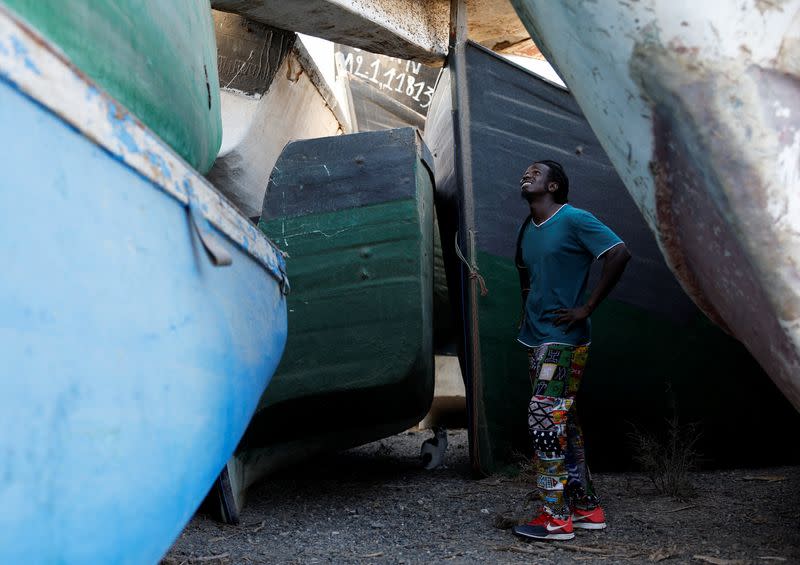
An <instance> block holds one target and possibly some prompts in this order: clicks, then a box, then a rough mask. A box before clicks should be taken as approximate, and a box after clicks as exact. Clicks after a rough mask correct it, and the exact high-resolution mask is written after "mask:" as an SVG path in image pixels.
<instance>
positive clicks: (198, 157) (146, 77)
mask: <svg viewBox="0 0 800 565" xmlns="http://www.w3.org/2000/svg"><path fill="white" fill-rule="evenodd" d="M3 5H4V6H7V7H8V8H9V9H10V10H11V11H12V12H14V13H15V14H17V15H19V16H20V17H22V18H23V19H24V20H25V21H27V22H28V23H29V24H30V25H31V26H32V27H33V28H34V29H36V30H37V31H38V32H39V33H40V34H42V35H43V36H44V37H46V38H47V39H49V40H50V41H52V42H53V43H55V44H56V45H57V46H58V47H59V48H60V49H61V50H62V51H63V52H64V54H65V55H66V56H67V58H69V60H70V61H71V62H72V63H73V64H74V65H75V66H77V67H78V68H79V69H80V70H81V72H83V73H85V74H86V75H87V76H88V77H89V78H91V79H92V80H93V81H94V82H96V83H97V84H98V85H99V86H100V87H102V88H103V89H104V90H105V91H106V92H108V93H109V94H110V95H111V96H112V97H114V98H115V99H116V100H117V101H119V102H120V103H121V104H122V105H123V106H125V107H126V108H127V109H128V110H130V111H131V112H132V113H133V114H134V115H135V116H136V117H137V118H139V119H140V120H141V121H142V122H143V123H144V124H145V125H146V126H147V127H148V128H150V129H151V130H153V131H154V132H155V133H156V134H157V135H158V136H159V137H160V138H161V139H163V140H164V141H165V142H166V143H167V144H168V145H170V146H171V147H172V148H173V149H174V150H175V151H176V152H177V153H178V154H179V155H180V156H181V157H183V158H184V159H185V160H186V161H187V162H188V163H189V164H190V165H191V166H192V167H194V168H195V169H197V170H198V171H199V172H201V173H205V172H207V171H208V170H209V169H210V168H211V165H212V164H213V163H214V159H215V158H216V156H217V151H219V147H220V143H221V142H222V121H221V118H220V103H219V78H218V76H217V49H216V41H215V37H214V26H213V22H212V19H211V7H210V4H209V1H208V0H169V1H164V0H116V1H113V2H112V1H110V0H100V1H91V0H0V6H3ZM54 95H57V93H54Z"/></svg>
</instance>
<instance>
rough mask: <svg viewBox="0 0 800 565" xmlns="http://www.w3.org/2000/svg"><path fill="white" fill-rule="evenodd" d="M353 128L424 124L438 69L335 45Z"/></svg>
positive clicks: (385, 127)
mask: <svg viewBox="0 0 800 565" xmlns="http://www.w3.org/2000/svg"><path fill="white" fill-rule="evenodd" d="M336 57H337V60H338V61H339V64H340V66H341V71H342V75H343V77H345V79H346V80H344V81H343V82H344V84H345V90H346V91H347V94H348V99H349V100H350V105H351V113H352V115H353V119H352V122H353V129H354V130H355V131H377V130H381V129H392V128H400V127H409V126H411V127H416V128H418V129H419V130H420V131H421V130H422V129H424V127H425V116H426V115H427V113H428V107H429V106H430V104H431V100H432V99H433V90H434V86H435V85H436V78H437V77H438V76H439V71H440V69H438V68H434V67H429V66H427V65H423V64H422V63H415V62H414V61H406V60H402V59H397V58H395V57H388V56H386V55H377V54H375V53H370V52H368V51H362V50H361V49H354V48H352V47H348V46H346V45H337V46H336Z"/></svg>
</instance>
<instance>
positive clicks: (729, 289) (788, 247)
mask: <svg viewBox="0 0 800 565" xmlns="http://www.w3.org/2000/svg"><path fill="white" fill-rule="evenodd" d="M512 3H513V4H514V5H515V7H516V9H517V11H518V13H519V14H520V17H521V18H522V20H523V21H524V22H525V24H526V26H527V27H528V29H529V31H530V32H531V34H532V36H533V37H534V39H536V42H537V44H538V45H540V46H541V47H542V48H543V51H545V53H546V54H547V55H548V57H549V58H550V60H551V61H552V62H553V63H554V65H555V66H556V67H557V68H558V69H559V71H560V73H561V76H562V77H563V79H564V81H565V82H566V84H567V85H568V86H569V87H570V89H571V90H572V92H573V93H574V95H575V98H576V100H577V101H578V103H579V104H580V105H581V108H582V109H583V111H584V112H585V113H586V117H587V119H588V120H589V123H591V124H592V127H593V129H594V131H596V132H597V133H598V137H599V139H600V142H601V143H602V145H603V147H604V148H605V150H606V151H607V153H608V155H609V158H610V159H611V162H612V163H613V164H614V166H615V167H616V169H617V170H618V171H619V173H620V176H621V177H622V180H623V181H624V182H625V185H626V187H627V189H628V191H629V192H630V193H631V195H632V196H633V199H634V201H635V202H636V204H637V205H638V207H639V209H640V210H641V211H642V213H643V215H644V217H645V218H646V219H647V222H648V224H649V226H650V228H651V229H652V230H653V232H654V233H655V234H656V238H657V240H658V243H659V246H660V248H661V250H662V252H663V253H664V256H665V258H666V259H667V263H668V264H669V265H670V267H671V268H672V270H673V271H674V272H675V274H676V276H677V277H678V279H679V280H680V282H681V284H682V285H683V287H684V288H685V289H686V291H687V293H688V294H689V295H690V296H691V297H692V299H693V300H694V301H695V302H696V303H697V305H698V306H700V308H701V309H702V310H703V311H704V312H705V313H706V314H707V315H708V316H709V317H710V318H711V319H712V320H714V321H715V322H716V323H717V324H719V325H720V326H722V327H724V328H727V329H728V330H729V331H730V332H731V333H732V334H733V335H735V336H736V337H737V338H738V339H739V340H741V341H742V343H744V344H745V345H746V346H747V348H748V349H749V350H750V352H751V353H752V354H753V356H754V357H755V358H756V359H757V360H758V361H759V363H760V364H761V366H762V367H764V369H765V370H766V371H767V372H768V373H769V374H770V376H771V377H772V379H773V380H774V381H775V383H776V384H777V385H778V387H779V388H780V389H781V391H782V392H783V394H785V395H786V397H787V398H788V399H789V400H790V401H791V403H792V404H793V405H794V406H795V408H798V409H800V286H798V285H797V282H796V281H797V280H798V276H799V275H800V272H798V264H800V234H798V232H797V230H796V226H797V225H798V222H800V190H798V189H799V188H800V106H798V100H800V96H798V94H800V86H799V85H800V82H799V81H800V66H798V61H800V31H799V30H800V1H798V0H790V1H786V2H776V3H767V2H760V1H757V0H748V1H745V2H737V3H719V2H707V3H692V4H689V3H676V2H667V1H659V0H648V1H644V2H636V3H629V2H622V1H613V2H608V3H604V4H603V5H602V6H600V5H598V4H593V3H589V2H579V1H568V2H534V1H531V0H512ZM567 37H569V38H570V39H569V43H566V42H565V39H566V38H567Z"/></svg>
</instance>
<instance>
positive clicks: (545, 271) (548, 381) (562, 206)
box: [513, 161, 631, 540]
mask: <svg viewBox="0 0 800 565" xmlns="http://www.w3.org/2000/svg"><path fill="white" fill-rule="evenodd" d="M520 187H521V191H522V198H523V199H525V200H526V201H527V202H528V204H529V205H530V216H529V217H528V219H527V220H526V221H525V223H524V224H523V226H522V228H521V229H520V233H519V237H518V239H517V259H516V262H517V269H518V270H519V275H520V285H521V289H522V304H523V318H522V322H521V324H520V333H519V338H518V340H519V342H520V343H522V345H524V346H525V347H526V348H527V349H528V360H529V370H530V378H531V382H532V384H533V397H532V398H531V402H530V405H529V407H528V428H529V430H530V433H531V438H532V440H533V447H534V450H535V452H536V465H537V487H538V488H539V491H540V493H541V495H542V500H543V502H544V506H543V509H542V512H541V514H540V515H539V516H538V517H536V518H534V519H533V520H532V521H530V522H529V523H527V524H523V525H520V526H515V527H514V529H513V531H514V533H515V534H516V535H518V536H520V537H525V538H533V539H540V540H548V539H550V540H566V539H572V538H574V537H575V533H574V532H573V528H585V529H603V528H605V527H606V522H605V515H604V513H603V509H602V508H601V507H600V504H599V502H598V499H597V496H596V495H595V493H594V489H593V487H592V482H591V477H590V475H589V469H588V468H587V467H586V461H585V458H584V452H583V437H582V434H581V429H580V426H579V425H578V421H577V416H576V413H575V406H574V403H575V395H576V393H577V392H578V387H579V386H580V382H581V377H582V376H583V369H584V366H585V365H586V359H587V356H588V353H589V343H590V341H591V325H590V322H589V316H590V315H591V313H592V312H593V311H594V309H595V308H597V306H598V305H599V304H600V302H602V300H603V299H604V298H605V297H606V296H607V295H608V293H609V292H611V289H613V288H614V286H615V285H616V284H617V281H619V279H620V277H621V276H622V272H623V271H624V270H625V265H626V264H627V263H628V261H629V260H630V258H631V255H630V253H629V252H628V249H627V248H626V247H625V244H624V243H623V242H622V240H621V239H620V238H619V237H618V236H617V235H616V234H615V233H614V232H613V231H611V230H610V229H608V227H606V226H605V225H604V224H603V223H602V222H600V220H598V219H597V218H595V217H594V216H593V215H592V214H590V213H589V212H586V211H584V210H581V209H579V208H574V207H572V206H570V205H569V204H567V194H568V192H569V179H568V178H567V175H566V173H564V169H563V167H562V166H561V165H560V164H558V163H556V162H555V161H537V162H536V163H534V164H533V165H531V166H530V167H528V168H527V169H526V171H525V173H524V174H523V176H522V180H521V181H520ZM600 258H602V259H603V271H602V275H601V277H600V282H599V283H598V284H597V287H596V288H595V289H594V290H593V291H592V293H591V295H589V298H588V300H586V299H585V295H586V286H587V279H588V277H589V268H590V267H591V265H592V262H593V261H594V260H595V259H600Z"/></svg>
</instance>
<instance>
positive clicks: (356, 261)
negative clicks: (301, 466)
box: [218, 128, 434, 521]
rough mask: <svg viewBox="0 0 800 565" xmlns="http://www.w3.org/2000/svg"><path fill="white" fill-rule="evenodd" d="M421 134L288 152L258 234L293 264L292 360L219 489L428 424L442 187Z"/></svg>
mask: <svg viewBox="0 0 800 565" xmlns="http://www.w3.org/2000/svg"><path fill="white" fill-rule="evenodd" d="M425 155H426V150H425V147H424V145H423V144H422V142H421V139H420V138H419V134H418V133H417V132H416V130H414V129H412V128H404V129H396V130H386V131H380V132H369V133H359V134H351V135H345V136H337V137H329V138H320V139H312V140H304V141H297V142H293V143H290V144H289V145H287V146H286V148H285V149H284V151H283V153H282V154H281V157H280V158H279V159H278V162H277V164H276V165H275V169H274V171H273V173H272V176H271V177H270V181H269V187H268V189H267V194H266V197H265V199H264V211H263V215H262V217H261V222H260V223H259V227H260V228H261V229H262V230H264V232H265V233H266V234H268V235H269V236H270V237H272V238H274V241H275V242H276V243H277V244H278V245H279V246H280V247H281V249H283V250H284V251H285V252H286V253H288V254H290V256H291V267H292V270H291V272H290V274H291V276H292V294H291V296H290V297H289V328H290V330H289V337H288V340H287V346H286V353H285V354H284V356H283V360H282V361H281V364H280V367H279V368H278V371H277V372H276V375H275V378H274V379H273V381H272V384H271V385H270V387H269V389H268V392H267V393H266V394H265V395H264V396H263V397H262V399H261V403H260V404H259V408H258V411H257V413H256V415H255V417H254V418H253V421H252V422H251V423H250V427H249V428H248V430H247V433H246V434H245V436H244V438H243V439H242V442H241V444H240V445H239V448H238V449H237V452H236V456H235V457H234V458H233V459H232V460H231V461H230V462H229V463H228V466H227V473H223V476H222V480H221V482H220V483H219V485H218V486H219V487H221V488H220V498H221V500H222V503H223V518H224V519H226V520H227V521H236V519H237V516H238V511H239V509H240V508H241V505H242V504H243V501H244V494H245V491H246V489H247V487H248V486H249V485H251V484H252V483H254V482H255V481H257V480H259V479H260V478H262V477H264V476H265V475H266V474H268V473H269V472H272V471H274V470H276V469H279V468H281V467H285V466H286V465H288V464H290V463H292V462H296V461H299V460H301V459H305V458H308V457H310V456H312V455H315V454H319V453H324V452H332V451H336V450H340V449H346V448H349V447H352V446H356V445H360V444H362V443H367V442H369V441H373V440H376V439H379V438H381V437H386V436H388V435H391V434H394V433H397V432H400V431H402V430H405V429H407V428H408V427H410V426H412V425H414V424H416V423H417V422H419V421H420V420H421V419H422V417H423V416H424V415H425V413H426V412H427V410H428V407H429V406H430V403H431V397H432V395H433V387H434V376H433V371H434V368H433V328H432V326H433V324H432V315H433V313H432V310H433V298H432V292H433V256H432V251H433V179H432V176H431V174H430V171H429V169H428V167H427V165H426V164H425V163H426V162H430V157H429V156H428V157H426V156H425Z"/></svg>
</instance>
